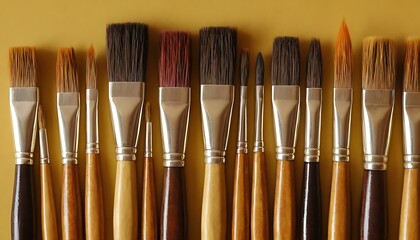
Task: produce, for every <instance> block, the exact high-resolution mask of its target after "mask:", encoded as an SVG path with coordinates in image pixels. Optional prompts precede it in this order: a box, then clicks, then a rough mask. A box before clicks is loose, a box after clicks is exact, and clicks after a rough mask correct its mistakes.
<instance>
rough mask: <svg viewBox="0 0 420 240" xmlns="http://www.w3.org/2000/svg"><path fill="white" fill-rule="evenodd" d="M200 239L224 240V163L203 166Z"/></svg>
mask: <svg viewBox="0 0 420 240" xmlns="http://www.w3.org/2000/svg"><path fill="white" fill-rule="evenodd" d="M201 239H202V240H223V239H226V176H225V164H224V163H210V164H206V165H205V170H204V189H203V207H202V212H201Z"/></svg>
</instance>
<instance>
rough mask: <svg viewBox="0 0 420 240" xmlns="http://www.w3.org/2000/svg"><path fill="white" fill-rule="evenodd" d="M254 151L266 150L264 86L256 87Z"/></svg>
mask: <svg viewBox="0 0 420 240" xmlns="http://www.w3.org/2000/svg"><path fill="white" fill-rule="evenodd" d="M254 152H264V86H256V87H255V140H254Z"/></svg>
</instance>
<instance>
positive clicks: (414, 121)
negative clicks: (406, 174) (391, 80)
mask: <svg viewBox="0 0 420 240" xmlns="http://www.w3.org/2000/svg"><path fill="white" fill-rule="evenodd" d="M403 127H404V131H403V133H404V167H405V168H420V135H419V133H420V93H419V92H403Z"/></svg>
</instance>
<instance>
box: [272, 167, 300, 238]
mask: <svg viewBox="0 0 420 240" xmlns="http://www.w3.org/2000/svg"><path fill="white" fill-rule="evenodd" d="M276 182H277V183H276V190H275V195H274V220H273V221H274V224H273V225H274V226H273V230H274V231H273V232H274V239H275V240H280V239H289V240H293V239H295V236H296V195H295V163H294V161H286V160H281V161H277V173H276Z"/></svg>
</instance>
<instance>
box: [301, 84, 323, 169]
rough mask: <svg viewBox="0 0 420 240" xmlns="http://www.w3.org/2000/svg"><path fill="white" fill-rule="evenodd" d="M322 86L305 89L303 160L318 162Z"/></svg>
mask: <svg viewBox="0 0 420 240" xmlns="http://www.w3.org/2000/svg"><path fill="white" fill-rule="evenodd" d="M321 114H322V88H307V89H306V119H305V151H304V154H305V157H304V161H305V162H319V155H320V150H319V143H320V137H321Z"/></svg>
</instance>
